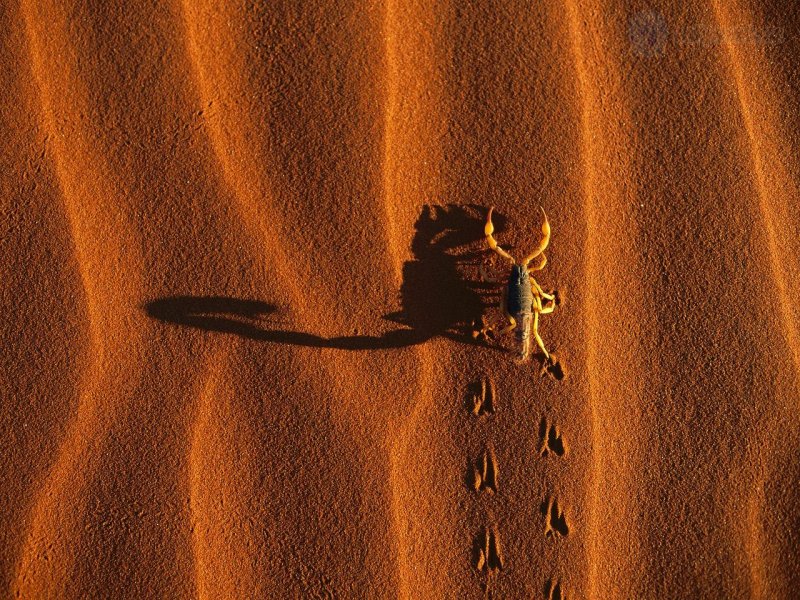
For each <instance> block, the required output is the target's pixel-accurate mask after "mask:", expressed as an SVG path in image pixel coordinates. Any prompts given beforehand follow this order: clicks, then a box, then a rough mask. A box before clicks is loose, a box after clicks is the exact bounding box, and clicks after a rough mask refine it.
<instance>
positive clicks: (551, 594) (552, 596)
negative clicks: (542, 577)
mask: <svg viewBox="0 0 800 600" xmlns="http://www.w3.org/2000/svg"><path fill="white" fill-rule="evenodd" d="M544 599H545V600H567V595H566V594H565V593H564V592H563V591H562V590H561V583H560V582H559V581H558V579H548V580H547V583H545V584H544Z"/></svg>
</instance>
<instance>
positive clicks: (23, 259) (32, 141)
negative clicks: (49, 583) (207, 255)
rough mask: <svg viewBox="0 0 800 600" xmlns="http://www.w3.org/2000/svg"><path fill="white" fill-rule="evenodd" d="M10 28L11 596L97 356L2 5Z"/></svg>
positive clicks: (15, 27)
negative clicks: (33, 521)
mask: <svg viewBox="0 0 800 600" xmlns="http://www.w3.org/2000/svg"><path fill="white" fill-rule="evenodd" d="M0 29H2V31H3V32H4V35H3V37H2V40H0V56H3V57H4V59H5V61H7V62H6V65H7V66H6V67H5V68H4V69H3V71H2V73H0V90H3V91H4V94H3V96H2V97H0V130H2V131H3V134H4V135H3V139H2V142H0V143H2V151H0V229H2V231H3V233H2V235H0V257H1V258H0V314H2V315H3V317H2V321H0V339H2V340H3V350H2V353H0V398H2V410H1V411H0V495H1V496H2V498H3V507H2V509H0V597H2V598H10V597H12V595H13V590H14V588H15V586H16V581H15V578H16V577H17V574H18V570H19V564H18V563H19V560H20V556H21V553H22V550H23V548H24V547H25V544H26V543H27V537H28V535H29V533H30V529H29V525H30V519H31V518H32V517H33V516H34V514H33V512H34V506H35V504H36V502H37V498H38V494H39V492H40V491H41V489H42V484H43V482H44V481H46V479H47V475H48V473H49V472H50V471H51V470H52V468H53V465H54V464H55V462H56V461H57V460H58V456H59V451H60V449H61V447H62V442H63V441H64V439H65V435H66V434H67V432H68V430H69V427H70V426H71V425H72V424H73V422H74V412H75V407H76V406H77V404H78V401H79V398H80V394H81V384H82V383H83V382H85V376H86V371H87V369H86V365H87V363H90V362H91V358H92V357H91V351H90V350H91V348H90V344H91V342H90V340H89V339H88V328H87V325H86V322H87V316H86V312H85V306H86V301H85V297H84V288H83V279H82V274H81V272H80V267H79V265H78V256H77V252H76V248H75V244H74V239H73V238H72V233H71V227H70V221H69V218H68V215H67V210H66V206H65V202H64V200H63V191H62V190H61V189H60V186H59V181H58V178H57V175H56V173H55V167H54V164H53V160H52V146H51V142H50V140H49V137H48V133H47V132H46V131H44V130H43V123H42V122H41V118H40V117H41V110H40V108H39V103H38V94H37V90H36V83H35V81H34V79H33V75H32V72H31V60H30V52H29V49H28V44H27V38H26V32H25V23H24V22H23V21H22V20H21V19H19V17H18V14H17V11H16V10H15V7H14V8H12V7H10V6H9V7H5V8H2V9H0ZM11 65H13V67H12V66H11Z"/></svg>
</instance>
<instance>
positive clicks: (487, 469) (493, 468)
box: [472, 447, 498, 493]
mask: <svg viewBox="0 0 800 600" xmlns="http://www.w3.org/2000/svg"><path fill="white" fill-rule="evenodd" d="M497 476H498V468H497V457H496V456H495V454H494V450H493V449H492V448H491V447H489V448H487V449H486V450H484V451H483V454H482V455H481V457H480V458H479V459H478V460H477V461H475V463H474V464H473V465H472V487H473V488H474V489H475V491H476V492H484V491H485V492H489V493H493V492H497Z"/></svg>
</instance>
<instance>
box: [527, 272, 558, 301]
mask: <svg viewBox="0 0 800 600" xmlns="http://www.w3.org/2000/svg"><path fill="white" fill-rule="evenodd" d="M531 284H533V287H535V288H536V291H537V292H539V295H540V296H541V297H542V298H544V299H545V300H555V299H556V295H555V294H548V293H547V292H545V291H544V290H543V289H542V286H540V285H539V282H537V281H536V280H535V279H534V278H533V277H531Z"/></svg>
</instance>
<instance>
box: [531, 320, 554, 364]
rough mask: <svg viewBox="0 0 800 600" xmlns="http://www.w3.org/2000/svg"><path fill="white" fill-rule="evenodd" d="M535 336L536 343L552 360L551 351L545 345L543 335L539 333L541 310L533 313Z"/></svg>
mask: <svg viewBox="0 0 800 600" xmlns="http://www.w3.org/2000/svg"><path fill="white" fill-rule="evenodd" d="M533 337H535V338H536V343H537V344H538V346H539V348H540V349H541V350H542V352H544V357H545V358H546V359H547V360H550V353H549V352H548V351H547V348H545V347H544V342H543V341H542V336H540V335H539V311H534V313H533Z"/></svg>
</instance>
